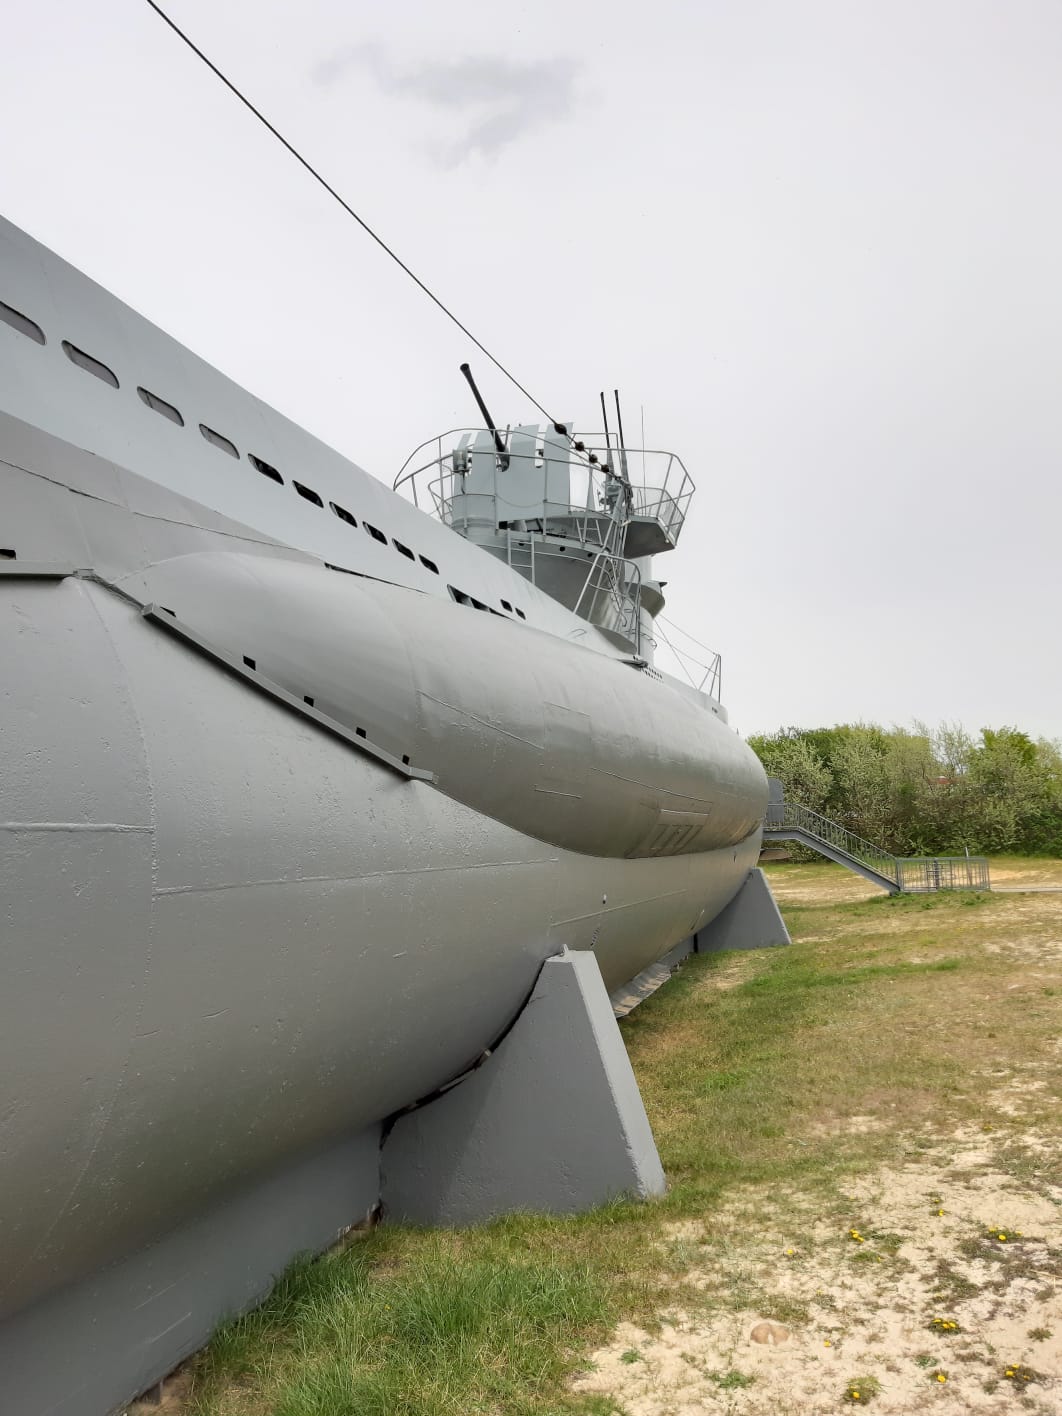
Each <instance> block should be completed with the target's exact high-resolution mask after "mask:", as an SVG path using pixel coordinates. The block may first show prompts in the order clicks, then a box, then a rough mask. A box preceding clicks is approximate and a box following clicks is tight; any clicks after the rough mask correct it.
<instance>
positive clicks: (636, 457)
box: [394, 423, 695, 664]
mask: <svg viewBox="0 0 1062 1416" xmlns="http://www.w3.org/2000/svg"><path fill="white" fill-rule="evenodd" d="M561 429H564V430H563V431H561ZM454 439H456V442H454V441H452V440H454ZM394 486H395V490H396V491H405V492H406V493H407V494H408V495H409V496H410V497H411V498H412V500H413V501H414V503H415V504H416V505H417V506H419V507H421V508H422V509H424V510H429V511H433V512H434V514H435V515H436V516H437V517H438V518H439V520H440V521H442V522H443V523H444V524H445V525H447V526H449V527H450V528H451V529H452V530H454V531H456V532H457V533H458V534H459V535H461V536H464V537H465V538H466V539H467V540H469V541H473V542H474V543H475V544H476V545H478V546H481V547H482V548H483V549H484V550H486V551H489V552H490V553H491V554H492V555H495V556H497V557H498V558H499V559H500V560H503V561H504V562H505V563H506V564H507V565H509V566H511V567H512V569H513V570H515V571H517V572H518V573H519V574H520V575H522V576H524V577H525V579H527V580H529V581H531V583H532V584H533V585H536V586H537V587H538V588H539V589H541V590H543V591H544V592H545V593H546V594H548V595H551V596H552V597H553V598H554V599H555V600H559V601H560V603H561V604H563V605H566V606H567V607H568V609H570V610H572V611H573V612H574V613H575V614H576V615H578V616H580V618H582V619H584V620H587V621H588V622H589V623H590V624H593V625H595V626H596V627H597V628H598V629H600V630H601V631H602V633H604V634H605V635H606V636H607V637H608V638H609V639H610V640H612V642H613V643H614V644H615V645H616V646H617V647H618V648H620V649H624V650H627V651H629V652H630V653H631V654H633V655H634V656H635V657H637V658H638V659H640V660H642V661H643V662H644V663H646V664H651V663H652V659H653V650H654V648H655V638H654V635H653V621H654V619H655V617H656V615H657V614H658V613H659V612H660V610H661V609H662V608H663V605H664V597H663V594H662V593H661V590H662V586H661V582H660V581H658V580H655V579H654V578H653V569H652V557H653V556H654V555H657V554H659V553H660V552H662V551H670V550H674V548H675V547H676V546H677V545H678V539H679V536H680V535H681V533H682V527H683V524H684V523H685V520H686V514H687V512H688V509H689V505H690V500H691V498H692V496H693V493H694V490H695V488H694V484H693V479H692V478H691V477H690V474H689V473H688V472H687V470H686V468H685V467H684V466H683V464H682V461H681V459H680V458H679V457H677V456H676V455H675V454H674V453H671V452H662V451H655V450H650V449H642V448H636V449H629V448H623V447H620V446H617V445H616V443H615V441H614V439H613V437H612V436H610V435H609V434H608V433H607V432H606V433H605V434H603V435H594V436H591V437H588V438H574V437H573V436H572V435H571V432H570V430H569V429H568V427H567V426H566V425H564V424H557V425H552V424H545V425H540V424H533V423H532V424H520V425H519V426H517V427H514V428H507V429H506V430H505V431H504V432H502V431H500V430H499V429H497V428H494V427H489V428H465V429H461V428H458V429H451V430H450V431H449V432H447V433H442V434H440V435H439V436H438V437H437V438H433V439H432V440H431V441H430V442H427V443H422V444H421V446H420V447H418V448H417V449H416V451H414V452H413V453H412V454H411V455H410V457H409V458H408V459H407V460H406V463H405V465H404V466H403V468H402V470H401V471H400V472H399V474H398V476H397V477H396V479H395V483H394Z"/></svg>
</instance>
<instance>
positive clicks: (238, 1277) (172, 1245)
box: [0, 1126, 380, 1416]
mask: <svg viewBox="0 0 1062 1416" xmlns="http://www.w3.org/2000/svg"><path fill="white" fill-rule="evenodd" d="M171 1163H172V1164H173V1165H175V1166H176V1165H179V1164H180V1157H179V1156H172V1157H171ZM379 1171H380V1134H379V1127H376V1126H374V1127H372V1128H370V1129H369V1130H367V1131H364V1132H362V1133H361V1134H360V1135H357V1136H354V1137H352V1138H350V1139H343V1140H340V1141H338V1142H335V1143H333V1144H331V1145H330V1146H328V1147H327V1148H326V1149H324V1150H323V1151H314V1152H312V1153H311V1154H309V1155H307V1156H303V1157H300V1159H299V1160H297V1161H296V1162H295V1163H294V1164H292V1165H290V1166H287V1167H285V1168H283V1169H281V1170H279V1171H274V1172H270V1173H269V1174H268V1175H266V1176H265V1177H263V1178H261V1179H259V1180H256V1181H255V1182H254V1183H253V1184H252V1185H251V1186H249V1187H245V1188H242V1189H240V1190H238V1191H237V1192H235V1193H233V1194H227V1195H225V1196H223V1197H222V1198H221V1199H219V1200H218V1202H217V1203H214V1204H211V1205H209V1206H207V1207H206V1208H205V1209H204V1210H202V1211H199V1212H198V1213H197V1214H196V1215H195V1217H194V1218H193V1219H191V1220H190V1221H189V1222H188V1223H187V1224H185V1225H182V1226H180V1227H179V1228H178V1229H176V1230H173V1231H172V1232H170V1233H169V1234H166V1235H165V1236H164V1237H163V1238H161V1239H159V1240H158V1241H157V1242H155V1243H152V1244H149V1245H146V1246H145V1247H143V1248H140V1249H137V1250H135V1251H134V1252H133V1253H132V1254H130V1255H128V1256H125V1257H123V1258H119V1259H118V1260H117V1261H116V1262H114V1263H112V1264H110V1265H108V1266H107V1267H106V1268H102V1269H99V1270H97V1271H95V1272H94V1273H93V1274H92V1275H91V1276H90V1277H88V1278H86V1279H85V1280H83V1281H82V1282H81V1283H77V1284H74V1285H72V1286H71V1287H66V1288H62V1289H60V1290H59V1291H58V1292H57V1293H55V1294H53V1295H52V1296H51V1297H49V1298H45V1299H44V1300H43V1301H42V1302H40V1303H35V1304H33V1305H31V1306H30V1307H29V1308H27V1309H24V1310H23V1311H22V1312H20V1313H18V1314H17V1315H16V1316H15V1317H13V1318H12V1319H10V1320H9V1321H8V1322H6V1323H3V1324H0V1412H3V1416H27V1413H34V1416H35V1414H36V1413H40V1416H101V1413H103V1412H110V1411H113V1410H116V1409H117V1410H120V1409H121V1408H122V1407H123V1406H124V1404H125V1402H127V1401H128V1400H129V1398H130V1397H132V1396H134V1395H137V1394H138V1393H140V1392H142V1391H145V1390H146V1389H147V1388H148V1387H149V1386H150V1385H151V1384H153V1383H154V1382H157V1381H158V1380H159V1378H160V1377H162V1376H165V1374H166V1373H167V1372H169V1371H170V1370H172V1368H173V1366H174V1365H175V1363H177V1362H179V1361H180V1360H181V1358H182V1357H185V1356H187V1355H188V1354H189V1353H192V1352H195V1351H196V1350H197V1349H198V1348H199V1347H201V1346H203V1344H204V1343H205V1342H206V1341H207V1340H208V1338H209V1337H210V1334H211V1332H212V1331H213V1329H214V1327H215V1326H216V1324H217V1321H218V1319H219V1318H220V1317H222V1316H225V1315H229V1314H235V1313H240V1312H243V1311H244V1310H245V1309H247V1308H248V1307H250V1306H251V1305H252V1304H254V1303H255V1302H258V1301H260V1300H261V1299H262V1298H264V1297H265V1296H266V1294H267V1293H268V1291H269V1289H270V1288H271V1287H272V1285H273V1283H274V1281H275V1279H276V1278H278V1277H279V1276H280V1274H281V1273H283V1271H284V1269H285V1268H286V1267H287V1265H288V1263H289V1262H290V1261H291V1256H292V1255H293V1254H295V1253H300V1252H305V1253H314V1252H317V1251H318V1250H320V1249H323V1248H325V1247H327V1246H328V1245H329V1244H331V1243H332V1242H334V1241H335V1240H336V1239H337V1238H338V1237H339V1236H340V1235H341V1234H342V1233H343V1231H344V1230H345V1229H347V1228H349V1226H350V1225H351V1224H355V1223H357V1222H359V1221H361V1220H364V1219H366V1218H367V1216H368V1215H369V1214H370V1212H371V1211H372V1209H373V1207H374V1206H375V1204H376V1202H377V1196H378V1195H379V1189H380V1176H379Z"/></svg>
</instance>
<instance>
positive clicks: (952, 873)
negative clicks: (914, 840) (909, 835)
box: [896, 856, 992, 895]
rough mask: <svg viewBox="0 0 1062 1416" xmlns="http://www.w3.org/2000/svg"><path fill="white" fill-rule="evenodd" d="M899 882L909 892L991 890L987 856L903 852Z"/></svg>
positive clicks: (899, 859) (913, 893) (898, 876)
mask: <svg viewBox="0 0 1062 1416" xmlns="http://www.w3.org/2000/svg"><path fill="white" fill-rule="evenodd" d="M896 866H897V884H898V885H899V887H900V889H901V890H903V891H905V892H906V893H908V894H912V895H922V894H927V893H929V892H930V891H933V890H991V888H992V884H991V881H990V879H989V874H988V861H987V860H986V859H985V857H984V856H900V857H898V858H897V861H896Z"/></svg>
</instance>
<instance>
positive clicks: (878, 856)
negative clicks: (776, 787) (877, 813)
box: [767, 801, 900, 884]
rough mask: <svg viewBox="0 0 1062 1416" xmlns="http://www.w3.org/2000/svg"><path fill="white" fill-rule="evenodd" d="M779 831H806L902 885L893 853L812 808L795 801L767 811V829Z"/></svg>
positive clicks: (774, 806)
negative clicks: (780, 829)
mask: <svg viewBox="0 0 1062 1416" xmlns="http://www.w3.org/2000/svg"><path fill="white" fill-rule="evenodd" d="M779 827H783V828H784V827H789V828H790V829H792V830H796V831H804V832H806V833H807V835H809V836H814V837H815V838H816V839H818V840H820V841H825V842H826V843H827V844H829V845H831V846H833V847H834V848H835V849H836V850H839V851H843V852H844V853H845V855H849V856H851V857H852V859H853V860H858V861H860V862H862V864H863V865H869V866H870V867H871V868H872V869H873V870H876V871H877V872H878V874H879V875H882V876H884V877H885V879H886V880H891V881H893V883H894V884H898V883H899V878H900V870H899V865H898V863H897V859H896V857H895V856H894V855H892V854H891V852H889V851H886V850H883V849H882V848H881V846H876V845H875V844H874V842H873V841H868V840H866V839H865V838H864V837H863V836H857V835H856V834H855V832H854V831H849V830H848V828H847V827H846V826H842V825H841V824H840V822H839V821H831V820H830V819H829V817H827V816H822V815H821V814H820V813H819V812H817V811H812V809H811V808H810V807H809V806H801V805H800V804H799V803H798V802H794V801H786V802H779V803H772V804H771V806H770V807H768V811H767V829H768V830H772V829H773V830H777V829H778V828H779Z"/></svg>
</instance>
